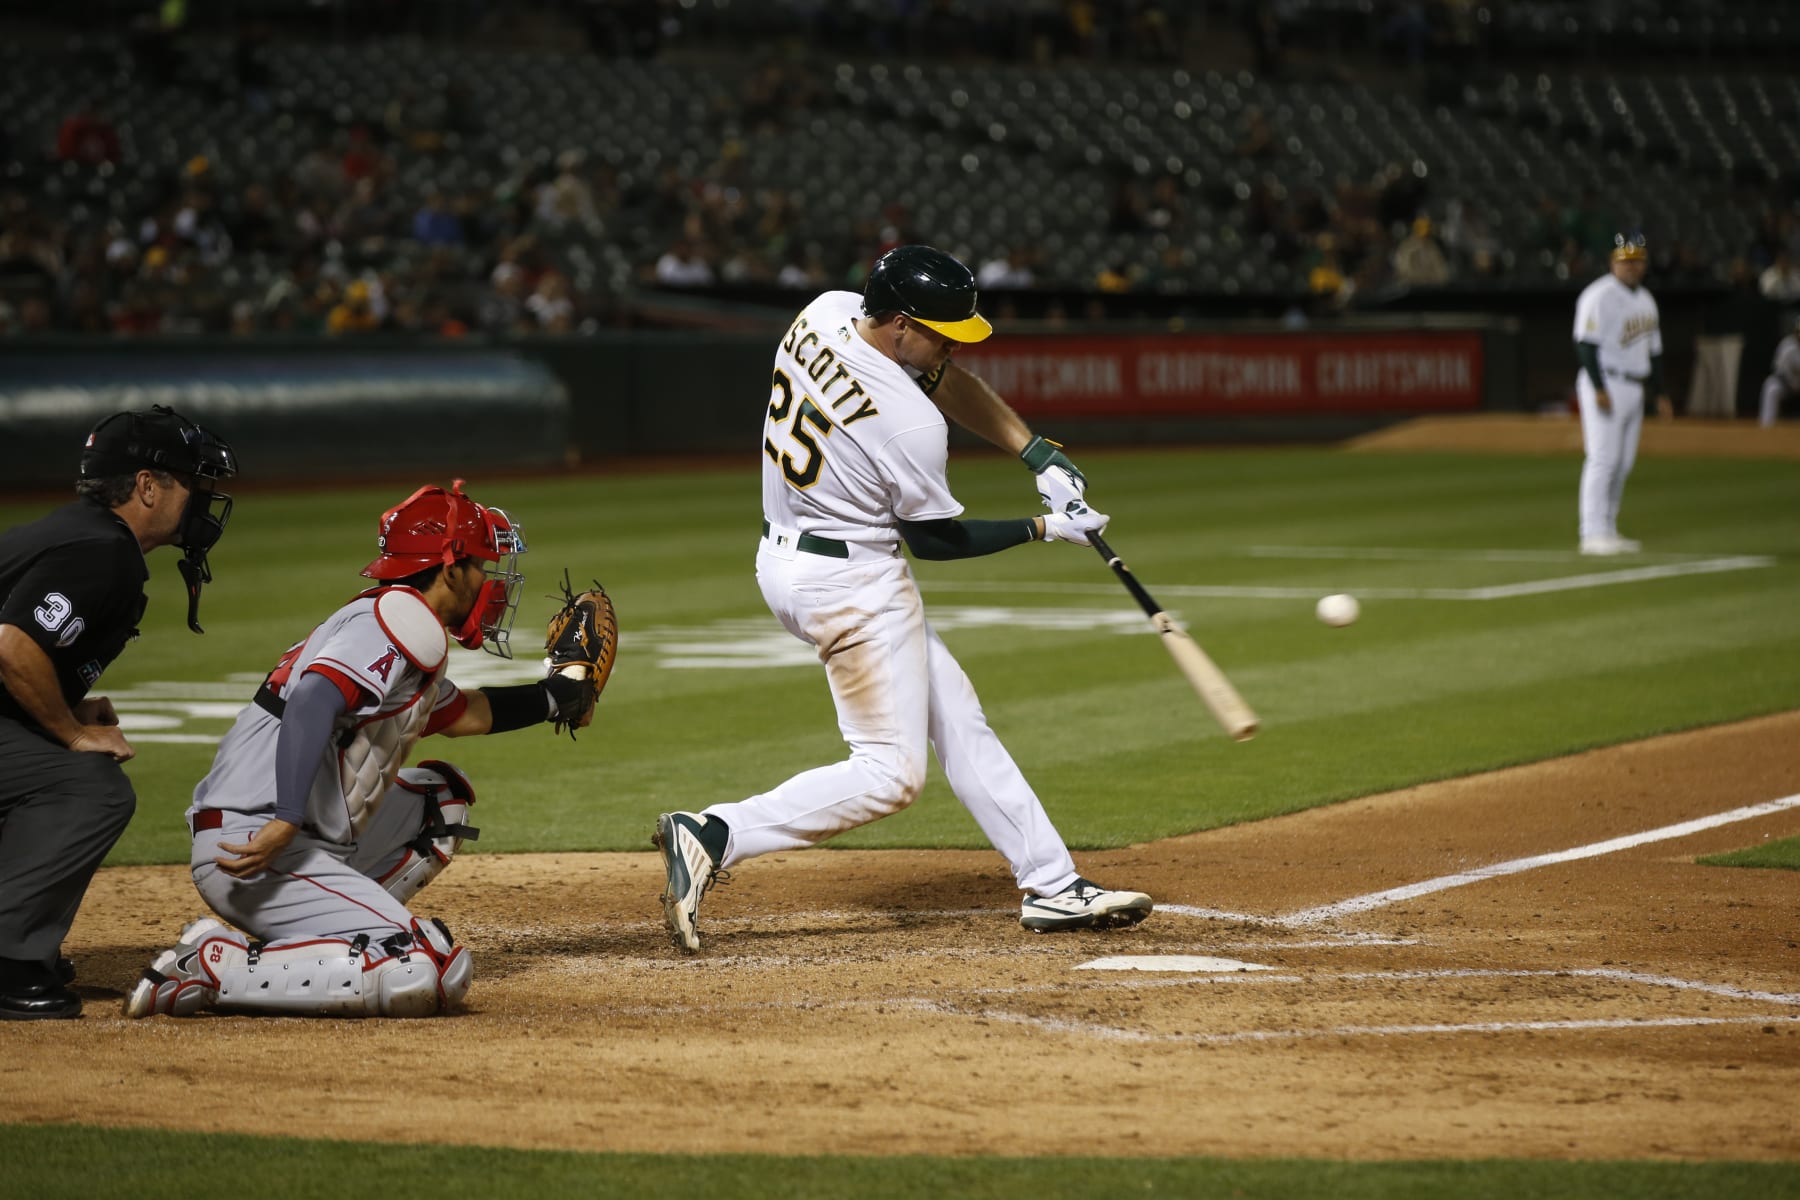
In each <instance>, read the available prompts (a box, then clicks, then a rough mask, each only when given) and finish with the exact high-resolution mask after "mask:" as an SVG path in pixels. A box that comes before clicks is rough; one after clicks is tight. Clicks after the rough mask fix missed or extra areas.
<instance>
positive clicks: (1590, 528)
mask: <svg viewBox="0 0 1800 1200" xmlns="http://www.w3.org/2000/svg"><path fill="white" fill-rule="evenodd" d="M1649 264H1650V257H1649V253H1648V251H1646V250H1645V248H1644V239H1643V237H1642V236H1641V235H1633V236H1631V237H1627V236H1626V235H1624V234H1620V235H1618V237H1616V238H1615V239H1614V246H1613V252H1612V270H1611V271H1609V272H1608V273H1607V274H1605V275H1602V276H1601V277H1600V278H1599V279H1596V280H1594V282H1592V283H1590V284H1588V285H1587V287H1585V288H1583V289H1582V292H1581V298H1580V299H1579V300H1577V301H1576V302H1575V357H1576V358H1577V359H1579V360H1580V362H1581V372H1580V374H1578V375H1577V376H1576V377H1575V396H1576V399H1577V401H1578V402H1579V404H1580V406H1581V444H1582V447H1583V449H1584V450H1585V451H1586V459H1585V460H1584V461H1583V463H1582V465H1581V552H1582V553H1583V554H1600V555H1611V554H1634V553H1636V552H1637V551H1638V550H1640V549H1641V548H1642V547H1641V546H1640V545H1639V544H1638V543H1637V542H1636V541H1634V540H1633V539H1631V538H1626V537H1620V536H1619V500H1620V499H1621V498H1622V497H1623V496H1624V494H1625V478H1626V476H1628V475H1630V474H1631V466H1632V463H1634V462H1635V461H1636V460H1637V447H1638V435H1639V434H1640V433H1641V432H1642V431H1643V427H1644V397H1645V394H1646V390H1647V391H1648V393H1649V394H1650V395H1653V396H1655V397H1656V404H1657V411H1658V412H1659V413H1661V414H1662V415H1663V416H1668V415H1669V414H1670V411H1671V410H1670V406H1669V395H1668V389H1667V388H1666V387H1664V385H1663V373H1662V352H1663V347H1662V330H1661V328H1660V327H1659V317H1658V314H1657V311H1656V299H1655V298H1654V297H1653V296H1651V295H1650V290H1649V289H1648V288H1646V287H1645V286H1644V271H1645V270H1646V268H1648V266H1649Z"/></svg>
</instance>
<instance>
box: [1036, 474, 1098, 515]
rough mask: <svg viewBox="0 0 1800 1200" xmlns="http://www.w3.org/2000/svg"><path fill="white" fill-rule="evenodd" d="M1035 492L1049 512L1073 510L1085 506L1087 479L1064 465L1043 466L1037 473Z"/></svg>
mask: <svg viewBox="0 0 1800 1200" xmlns="http://www.w3.org/2000/svg"><path fill="white" fill-rule="evenodd" d="M1037 494H1038V499H1040V500H1042V501H1043V502H1044V507H1045V508H1047V509H1049V510H1050V511H1051V512H1073V511H1074V510H1075V509H1076V508H1086V507H1087V480H1086V479H1084V478H1082V477H1081V476H1080V475H1079V474H1077V473H1075V472H1073V471H1070V470H1068V469H1067V468H1065V467H1045V468H1044V469H1043V470H1042V471H1039V472H1038V473H1037Z"/></svg>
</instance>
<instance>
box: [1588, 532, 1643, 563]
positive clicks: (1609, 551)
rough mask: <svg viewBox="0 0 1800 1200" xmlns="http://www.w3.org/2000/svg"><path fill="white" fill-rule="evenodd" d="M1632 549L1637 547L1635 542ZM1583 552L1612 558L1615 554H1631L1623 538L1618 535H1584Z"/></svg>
mask: <svg viewBox="0 0 1800 1200" xmlns="http://www.w3.org/2000/svg"><path fill="white" fill-rule="evenodd" d="M1631 547H1632V550H1635V549H1636V548H1637V544H1636V543H1635V542H1634V543H1632V544H1631ZM1581 552H1582V553H1583V554H1586V555H1588V556H1589V557H1596V558H1611V557H1612V556H1613V555H1615V554H1629V553H1631V550H1627V549H1626V543H1625V540H1624V539H1623V538H1616V537H1584V538H1582V539H1581Z"/></svg>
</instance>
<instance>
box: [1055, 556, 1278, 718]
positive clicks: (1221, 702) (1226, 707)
mask: <svg viewBox="0 0 1800 1200" xmlns="http://www.w3.org/2000/svg"><path fill="white" fill-rule="evenodd" d="M1087 536H1088V541H1089V542H1091V543H1092V544H1093V547H1094V549H1095V550H1096V551H1098V552H1099V554H1100V557H1101V558H1103V559H1105V560H1106V565H1107V566H1109V567H1111V568H1112V569H1113V574H1115V575H1117V576H1118V577H1119V582H1120V583H1123V584H1124V585H1125V590H1126V591H1128V592H1130V593H1131V597H1132V599H1134V600H1136V601H1137V602H1138V607H1140V608H1142V609H1143V610H1144V615H1145V616H1147V617H1149V618H1150V624H1151V626H1152V627H1153V628H1154V629H1155V630H1156V632H1158V633H1160V634H1162V644H1163V649H1165V650H1167V651H1168V652H1169V657H1170V658H1172V659H1174V660H1175V665H1176V666H1178V667H1180V668H1181V673H1182V674H1183V675H1185V676H1187V681H1188V683H1189V685H1190V686H1192V687H1193V689H1194V691H1195V692H1197V693H1198V694H1199V696H1200V699H1201V700H1202V701H1204V702H1205V704H1206V707H1207V708H1208V709H1209V710H1210V711H1211V712H1212V715H1213V719H1214V720H1216V721H1218V723H1219V725H1220V726H1221V727H1222V728H1223V729H1224V730H1225V732H1226V733H1229V734H1230V735H1231V736H1232V739H1233V740H1235V741H1239V742H1247V741H1249V740H1250V739H1251V738H1252V737H1254V736H1255V735H1256V727H1257V725H1258V724H1260V722H1259V721H1258V720H1257V717H1256V713H1255V712H1253V711H1251V708H1250V706H1249V705H1248V704H1245V703H1244V698H1243V697H1242V696H1240V695H1238V693H1237V689H1236V688H1234V687H1232V686H1231V680H1229V679H1227V678H1225V672H1223V671H1221V670H1219V668H1218V665H1217V664H1215V663H1214V662H1213V660H1212V659H1210V658H1208V657H1207V656H1206V651H1204V650H1202V649H1201V648H1200V645H1199V643H1198V642H1196V641H1194V639H1193V638H1191V637H1189V636H1188V634H1187V631H1186V630H1185V629H1183V628H1181V626H1179V625H1177V624H1176V623H1175V618H1173V617H1171V616H1170V615H1169V614H1168V613H1166V612H1164V611H1163V610H1162V606H1161V605H1159V604H1158V603H1157V602H1156V600H1155V599H1154V598H1153V597H1152V596H1151V595H1150V593H1149V592H1148V591H1146V590H1144V585H1143V584H1141V583H1139V582H1138V581H1137V576H1135V575H1133V574H1132V573H1131V568H1130V567H1127V566H1126V565H1125V563H1124V560H1123V559H1121V558H1120V557H1119V556H1118V555H1117V554H1115V553H1113V548H1112V547H1111V546H1109V545H1107V544H1106V539H1105V538H1103V537H1101V536H1100V535H1099V534H1097V533H1090V534H1088V535H1087Z"/></svg>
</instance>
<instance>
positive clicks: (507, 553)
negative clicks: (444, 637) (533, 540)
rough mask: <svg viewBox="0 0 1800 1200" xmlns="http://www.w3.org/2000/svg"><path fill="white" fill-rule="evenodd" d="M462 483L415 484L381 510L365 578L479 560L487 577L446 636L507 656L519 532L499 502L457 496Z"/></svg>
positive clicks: (521, 542)
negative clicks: (414, 488)
mask: <svg viewBox="0 0 1800 1200" xmlns="http://www.w3.org/2000/svg"><path fill="white" fill-rule="evenodd" d="M462 487H463V481H462V480H460V479H458V480H456V481H454V482H453V483H452V484H451V486H450V490H449V491H447V492H446V491H445V490H444V489H443V488H441V487H435V486H433V487H422V488H420V489H419V490H418V491H416V492H414V493H413V494H412V495H410V496H408V497H407V498H406V499H404V500H402V501H401V502H400V503H399V504H396V505H395V506H394V507H392V508H390V509H388V510H387V511H386V512H384V513H382V514H381V533H380V536H379V537H378V538H377V539H376V544H377V545H378V546H379V547H380V549H381V553H380V555H378V556H377V557H376V559H375V561H374V562H372V563H370V564H369V565H368V566H366V567H364V568H363V571H362V573H363V574H364V575H366V576H368V577H369V578H370V579H405V578H406V577H407V576H409V575H417V574H418V573H419V572H420V571H424V570H427V569H429V568H431V567H434V566H439V565H442V566H446V567H447V566H451V565H453V564H454V563H456V562H458V561H459V560H461V559H465V558H473V559H476V560H478V561H479V562H480V563H481V564H482V572H483V574H485V575H486V576H487V581H486V582H485V583H483V584H482V585H481V590H480V591H479V592H478V593H477V594H476V596H475V603H474V604H473V605H472V606H471V607H470V609H469V615H468V616H467V617H465V618H464V619H463V621H462V623H461V624H460V625H458V626H457V627H456V628H454V629H452V630H450V636H451V637H453V638H455V639H456V640H457V642H458V643H459V644H460V645H463V646H466V647H467V648H468V649H470V650H478V649H481V650H486V651H487V652H488V653H490V654H495V655H498V656H499V657H501V658H511V657H512V645H511V639H512V623H513V618H514V616H516V615H517V613H518V607H519V585H520V584H521V583H523V582H524V580H525V576H524V575H522V574H521V573H520V572H519V570H518V565H519V555H521V554H523V553H525V551H526V546H525V533H524V530H522V529H520V528H519V526H517V525H515V524H514V523H513V521H512V519H511V518H510V517H508V516H507V515H506V514H505V513H504V512H502V511H501V510H500V509H497V508H488V507H487V506H486V505H482V504H477V503H475V501H473V500H471V499H469V498H468V497H467V496H465V495H463V490H462Z"/></svg>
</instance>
